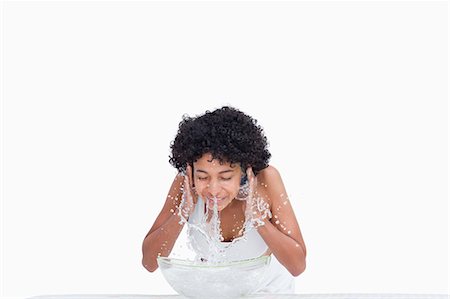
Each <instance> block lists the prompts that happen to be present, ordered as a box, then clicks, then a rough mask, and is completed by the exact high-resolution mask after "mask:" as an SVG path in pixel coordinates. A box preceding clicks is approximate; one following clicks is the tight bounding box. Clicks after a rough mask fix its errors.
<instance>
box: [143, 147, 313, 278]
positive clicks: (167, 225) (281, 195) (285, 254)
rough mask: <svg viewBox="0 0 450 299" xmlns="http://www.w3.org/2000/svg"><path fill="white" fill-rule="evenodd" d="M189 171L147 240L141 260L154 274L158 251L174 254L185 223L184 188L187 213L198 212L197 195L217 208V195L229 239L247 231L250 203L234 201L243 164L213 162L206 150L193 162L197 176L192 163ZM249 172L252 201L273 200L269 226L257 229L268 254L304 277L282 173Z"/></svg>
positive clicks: (303, 256) (300, 248)
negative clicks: (246, 212)
mask: <svg viewBox="0 0 450 299" xmlns="http://www.w3.org/2000/svg"><path fill="white" fill-rule="evenodd" d="M186 173H187V175H186V176H181V175H177V176H176V177H175V179H174V181H173V183H172V186H171V188H170V190H169V194H168V196H167V200H166V202H165V204H164V206H163V208H162V210H161V212H160V213H159V215H158V217H157V218H156V220H155V223H154V224H153V226H152V228H151V229H150V231H149V232H148V234H147V235H146V237H145V239H144V242H143V245H142V252H143V259H142V264H143V265H144V267H145V268H146V269H147V270H148V271H150V272H153V271H155V270H156V269H157V268H158V264H157V262H156V257H157V256H158V255H161V256H168V255H169V254H170V252H171V250H172V248H173V245H174V244H175V241H176V239H177V238H178V236H179V234H180V232H181V230H182V228H183V225H184V224H182V225H180V224H179V221H180V217H179V216H178V208H177V207H178V206H179V205H180V203H181V198H182V194H183V191H182V189H183V187H184V189H185V190H186V191H187V192H186V196H187V198H186V203H185V205H184V206H182V207H181V208H182V213H183V215H185V217H189V215H190V214H191V213H192V212H193V207H194V205H195V203H196V199H197V197H198V196H200V197H201V198H203V199H205V201H206V203H207V206H208V208H212V202H213V201H212V199H213V198H214V197H215V198H216V199H217V201H218V203H217V204H218V210H219V216H220V219H221V229H222V235H223V237H224V241H231V240H233V239H234V238H237V237H239V236H240V234H242V225H243V223H244V220H245V209H246V206H247V203H246V201H242V200H237V199H235V198H236V196H237V194H238V192H239V184H240V179H241V176H242V171H241V167H240V166H239V165H238V164H230V163H222V164H221V163H220V162H219V161H217V160H212V156H211V154H205V155H203V156H202V157H201V158H200V159H199V160H198V161H196V162H195V163H194V177H193V178H192V169H191V168H190V167H189V166H188V168H187V170H186ZM247 176H248V178H249V184H250V195H249V198H248V199H247V200H248V201H250V200H254V198H258V197H259V198H262V199H263V200H264V201H265V202H267V203H268V204H269V208H270V210H271V213H272V218H271V219H267V218H266V219H264V225H262V226H259V227H257V230H258V232H259V234H260V235H261V237H262V238H263V239H264V241H265V242H266V244H267V246H268V247H269V250H268V254H270V253H273V254H274V255H275V256H276V258H277V259H278V260H279V261H280V263H281V264H283V265H284V266H285V267H286V269H287V270H288V271H289V272H290V273H291V274H292V275H293V276H298V275H300V274H301V273H302V272H303V271H304V270H305V267H306V261H305V259H306V247H305V243H304V241H303V237H302V234H301V231H300V227H299V225H298V223H297V219H296V217H295V214H294V211H293V209H292V206H291V205H290V203H289V199H288V198H287V192H286V190H285V187H284V184H283V181H282V179H281V177H280V174H279V173H278V171H277V170H276V169H275V168H274V167H273V166H269V167H267V168H265V169H263V170H261V171H260V172H259V173H258V175H257V176H256V177H255V176H254V175H253V171H252V170H251V168H248V169H247ZM192 182H194V184H193V183H192ZM194 185H195V187H194ZM258 214H259V213H258Z"/></svg>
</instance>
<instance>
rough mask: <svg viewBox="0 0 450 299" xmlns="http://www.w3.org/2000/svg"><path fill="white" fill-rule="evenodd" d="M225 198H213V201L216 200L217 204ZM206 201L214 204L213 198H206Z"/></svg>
mask: <svg viewBox="0 0 450 299" xmlns="http://www.w3.org/2000/svg"><path fill="white" fill-rule="evenodd" d="M224 199H225V198H215V200H217V203H219V202H221V201H223V200H224ZM208 200H209V201H210V202H212V203H214V198H208Z"/></svg>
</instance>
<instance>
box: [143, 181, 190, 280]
mask: <svg viewBox="0 0 450 299" xmlns="http://www.w3.org/2000/svg"><path fill="white" fill-rule="evenodd" d="M186 182H188V180H187V179H186V177H185V176H183V175H177V176H176V177H175V179H174V180H173V183H172V186H171V187H170V190H169V194H168V195H167V199H166V202H165V204H164V207H163V208H162V210H161V212H160V213H159V215H158V217H157V218H156V220H155V223H154V224H153V226H152V228H151V229H150V231H149V232H148V234H147V235H146V236H145V238H144V242H143V244H142V255H143V257H142V264H143V266H144V267H145V268H146V269H147V270H148V271H150V272H153V271H155V270H156V269H158V263H157V261H156V258H157V257H158V256H169V254H170V252H171V251H172V248H173V246H174V244H175V242H176V240H177V238H178V236H179V235H180V232H181V230H182V229H183V226H184V222H180V221H181V218H180V216H179V207H180V204H181V197H182V195H183V184H186ZM191 199H192V198H191ZM186 216H187V215H186Z"/></svg>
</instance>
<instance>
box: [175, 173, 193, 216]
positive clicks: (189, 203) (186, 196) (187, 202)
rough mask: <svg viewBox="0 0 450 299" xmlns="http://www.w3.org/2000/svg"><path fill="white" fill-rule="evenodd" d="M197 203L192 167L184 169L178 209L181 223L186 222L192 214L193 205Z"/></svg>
mask: <svg viewBox="0 0 450 299" xmlns="http://www.w3.org/2000/svg"><path fill="white" fill-rule="evenodd" d="M196 203H197V196H196V193H195V191H194V186H193V178H192V167H191V166H190V165H188V166H187V167H186V174H185V175H184V183H183V196H182V198H181V203H180V207H179V213H178V214H179V215H180V216H181V219H182V221H187V220H188V219H189V217H190V216H191V215H192V213H193V212H194V207H195V204H196Z"/></svg>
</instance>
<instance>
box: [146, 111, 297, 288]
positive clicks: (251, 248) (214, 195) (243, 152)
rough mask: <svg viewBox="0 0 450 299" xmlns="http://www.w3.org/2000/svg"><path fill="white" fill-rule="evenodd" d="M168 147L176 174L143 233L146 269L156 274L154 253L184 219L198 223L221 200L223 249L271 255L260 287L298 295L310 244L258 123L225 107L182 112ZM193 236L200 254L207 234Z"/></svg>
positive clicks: (163, 249)
mask: <svg viewBox="0 0 450 299" xmlns="http://www.w3.org/2000/svg"><path fill="white" fill-rule="evenodd" d="M171 149H172V154H171V157H170V163H171V164H172V165H173V166H174V167H175V168H177V169H178V174H177V175H176V177H175V178H174V180H173V183H172V185H171V187H170V190H169V193H168V196H167V199H166V201H165V203H164V206H163V208H162V210H161V212H160V213H159V215H158V217H157V218H156V220H155V222H154V224H153V226H152V227H151V229H150V231H149V232H148V234H147V235H146V237H145V239H144V242H143V245H142V251H143V259H142V263H143V265H144V267H145V268H146V269H147V270H148V271H150V272H153V271H155V270H156V269H157V268H158V265H157V261H156V258H157V257H158V256H168V255H169V254H170V252H171V250H172V248H173V246H174V244H175V241H176V240H177V238H178V236H179V234H180V232H181V230H182V229H183V226H184V224H185V222H183V221H180V220H183V219H186V220H187V221H188V222H189V223H193V224H195V223H198V222H199V221H200V219H201V218H202V217H203V216H204V214H205V213H207V212H208V209H209V212H211V210H212V209H213V208H214V204H215V203H216V205H217V211H218V215H219V219H218V220H219V221H220V229H221V235H222V240H221V243H222V244H223V248H222V250H223V251H224V252H225V255H226V256H227V257H228V258H229V259H230V260H240V259H248V258H255V257H258V256H261V255H272V258H271V262H270V267H271V270H270V271H268V275H267V277H266V279H265V281H264V283H263V286H262V288H261V289H260V291H259V293H293V292H294V280H293V277H294V276H298V275H300V274H301V273H302V272H303V271H304V270H305V266H306V261H305V258H306V247H305V243H304V241H303V238H302V234H301V231H300V228H299V225H298V222H297V219H296V217H295V214H294V211H293V209H292V206H291V204H290V202H289V199H288V196H287V192H286V190H285V187H284V185H283V181H282V179H281V176H280V174H279V172H278V171H277V169H276V168H275V167H273V166H271V165H269V164H268V161H269V158H270V156H271V155H270V153H269V151H268V149H267V139H266V137H265V136H264V133H263V129H262V128H261V127H260V126H259V125H258V124H257V121H256V120H255V119H253V118H252V117H250V116H248V115H246V114H244V113H243V112H241V111H239V110H237V109H235V108H232V107H228V106H225V107H222V108H220V109H217V110H214V111H212V112H210V111H206V113H204V114H203V115H200V116H197V117H188V116H184V117H183V120H182V121H181V122H180V125H179V130H178V133H177V135H176V137H175V140H174V141H173V142H172V144H171ZM210 214H212V213H210ZM180 216H181V217H180ZM189 237H190V238H191V244H192V245H193V248H194V249H195V250H196V252H197V254H198V255H202V254H203V255H204V256H207V254H208V250H210V247H208V243H207V242H205V240H204V235H202V234H196V233H192V234H191V235H190V236H189ZM243 237H245V238H243ZM237 240H239V242H237Z"/></svg>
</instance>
